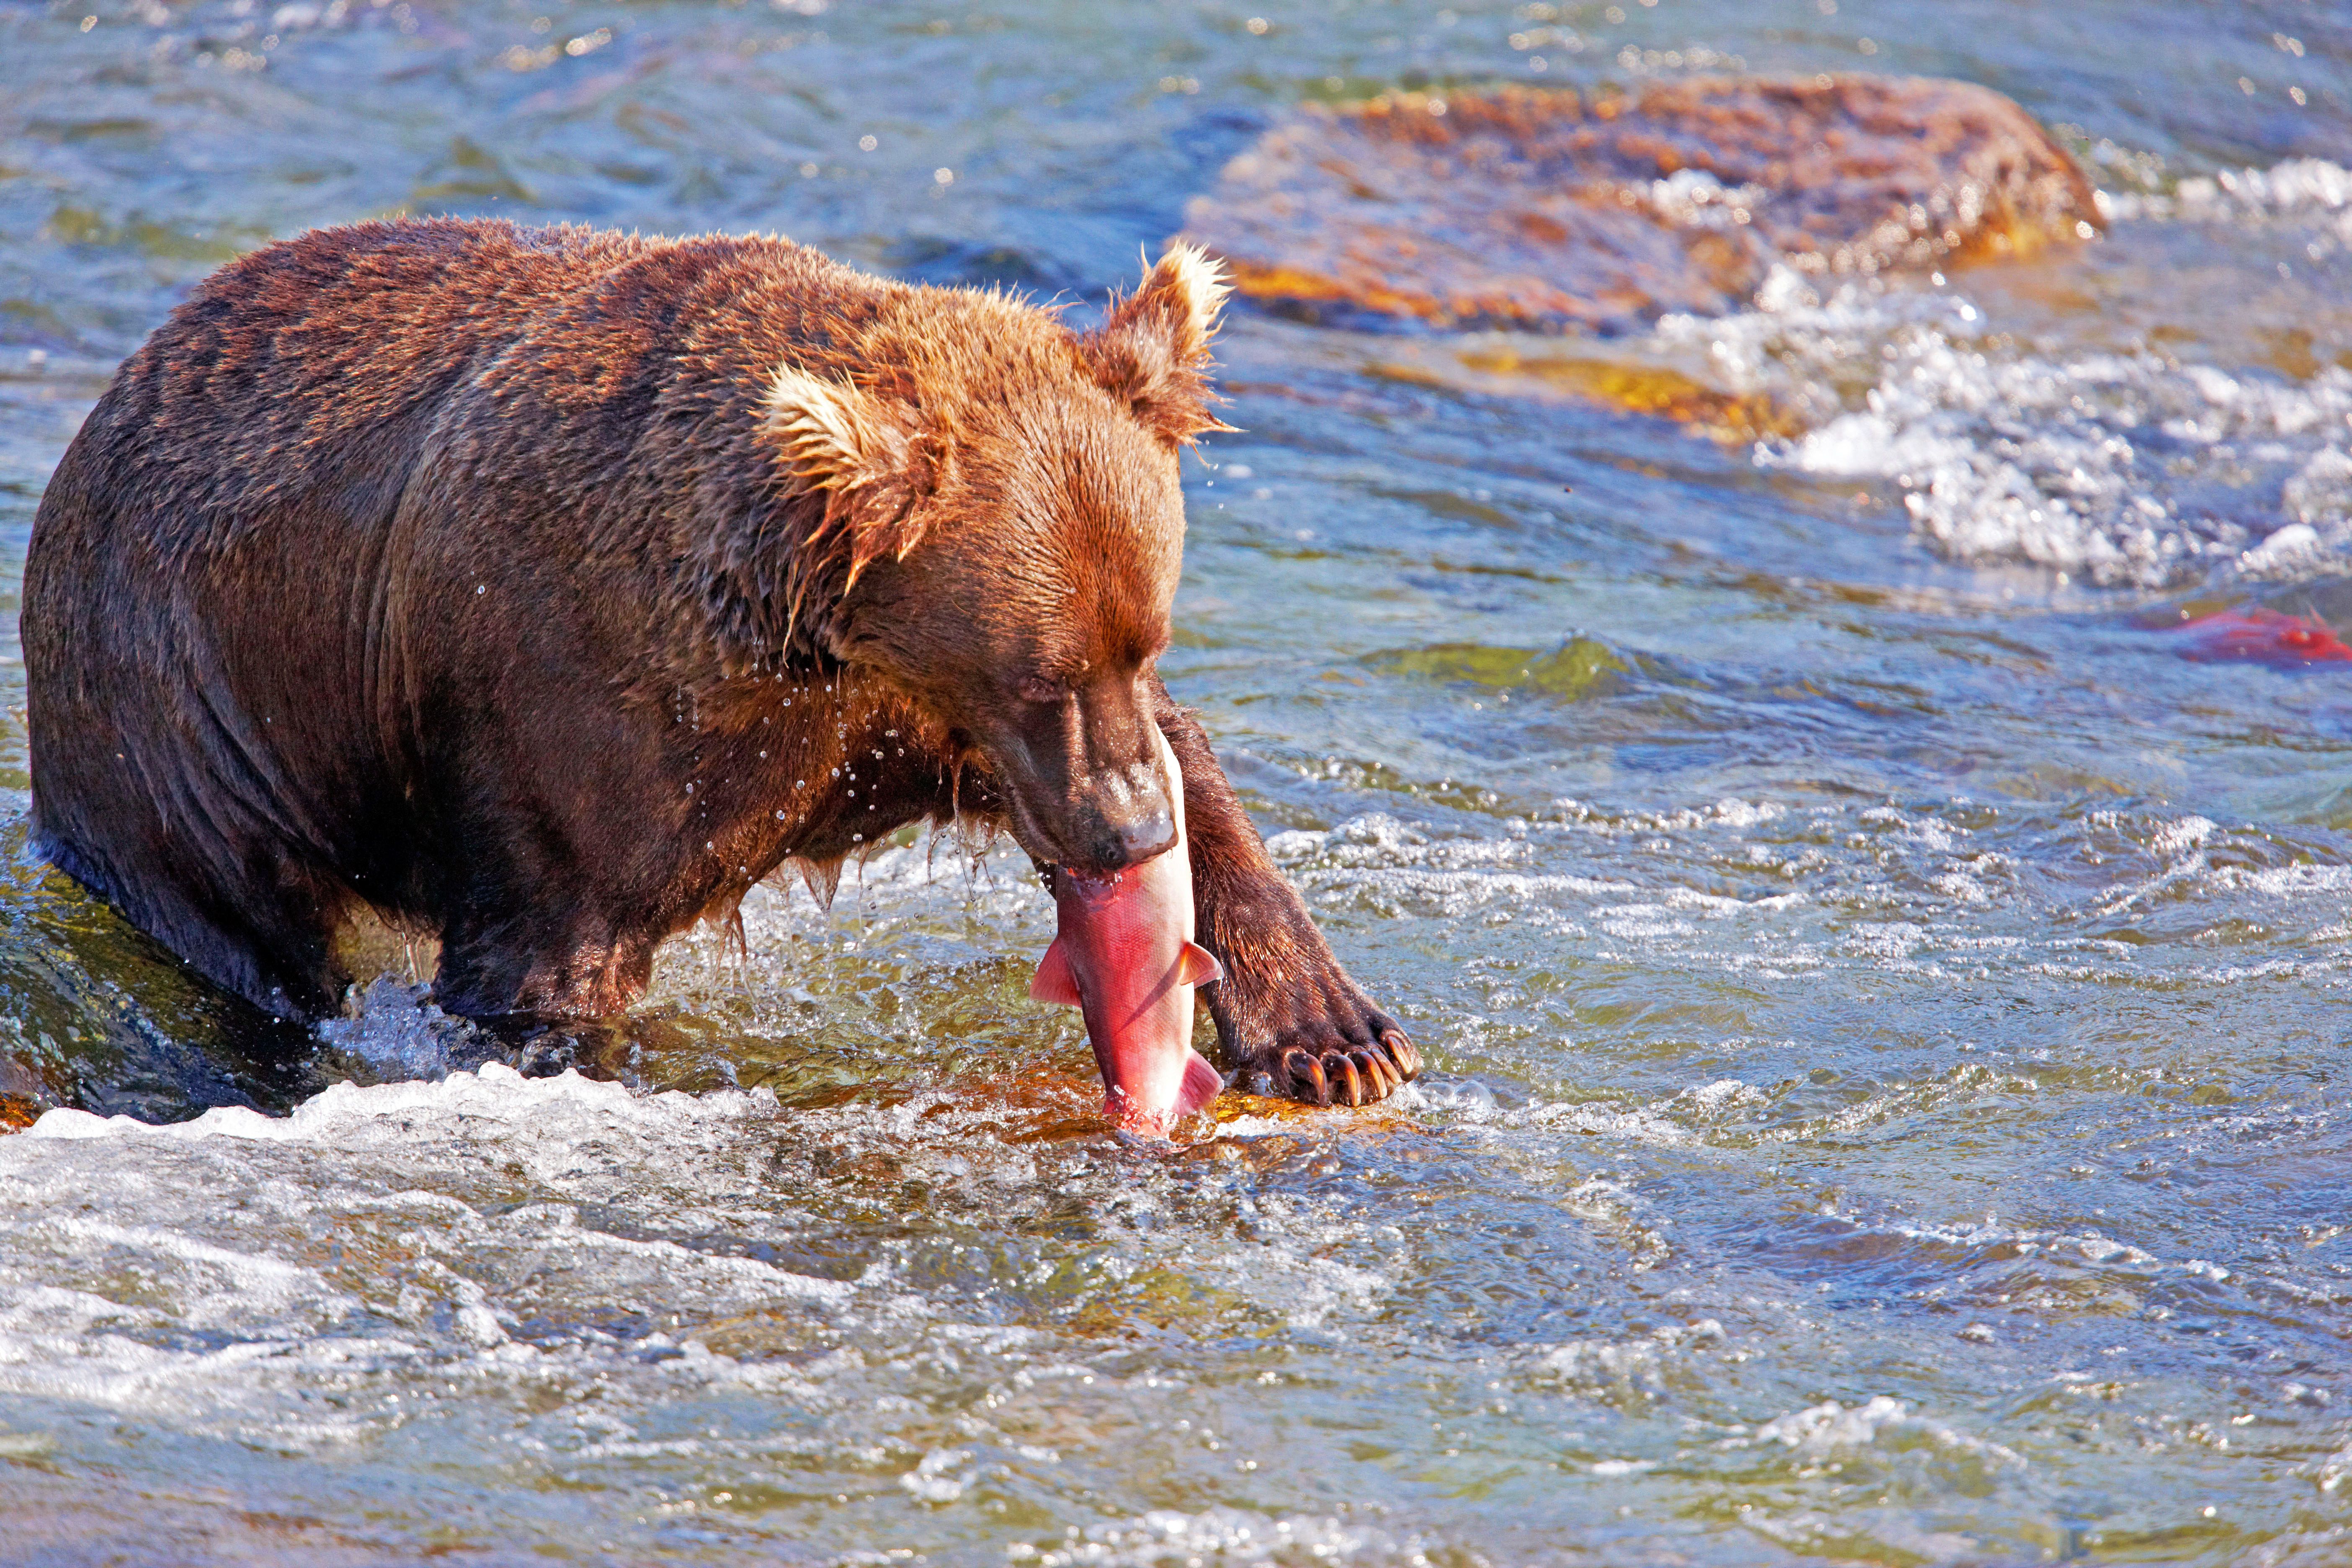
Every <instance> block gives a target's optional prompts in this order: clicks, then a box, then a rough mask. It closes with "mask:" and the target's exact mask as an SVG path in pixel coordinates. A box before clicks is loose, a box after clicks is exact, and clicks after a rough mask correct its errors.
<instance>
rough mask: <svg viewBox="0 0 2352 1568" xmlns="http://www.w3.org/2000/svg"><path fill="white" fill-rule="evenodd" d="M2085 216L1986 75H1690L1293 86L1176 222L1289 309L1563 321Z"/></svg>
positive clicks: (1733, 292)
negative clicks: (1622, 80)
mask: <svg viewBox="0 0 2352 1568" xmlns="http://www.w3.org/2000/svg"><path fill="white" fill-rule="evenodd" d="M2096 222H2097V216H2096V213H2095V209H2094V206H2093V203H2092V194H2091V186H2090V183H2089V182H2088V181H2087V180H2086V179H2085V178H2084V175H2083V171H2082V170H2081V168H2080V167H2079V166H2077V165H2076V163H2074V159H2073V158H2071V157H2069V156H2068V155H2067V153H2065V151H2064V150H2063V148H2061V147H2059V146H2058V144H2057V143H2056V142H2053V141H2052V140H2051V138H2050V136H2049V134H2048V133H2047V132H2044V131H2043V130H2042V127H2041V126H2040V125H2038V124H2036V123H2035V122H2034V121H2033V118H2032V116H2031V115H2029V114H2027V113H2026V112H2025V110H2022V109H2021V108H2019V107H2018V106H2017V105H2016V104H2015V103H2013V102H2011V100H2009V99H2007V98H2004V97H2002V96H2001V95H2000V93H1997V92H1994V91H1992V90H1991V89H1989V88H1982V87H1978V86H1975V85H1973V84H1971V83H1968V82H1958V81H1941V80H1935V79H1925V78H1916V77H1911V78H1895V77H1876V76H1862V75H1849V76H1820V77H1797V78H1776V77H1723V76H1706V77H1691V78H1687V79H1681V80H1677V81H1669V82H1659V83H1655V84H1653V85H1650V86H1647V87H1644V88H1643V89H1641V90H1640V91H1639V92H1637V93H1633V94H1624V95H1606V94H1601V95H1594V96H1591V97H1586V96H1583V95H1580V94H1578V93H1576V92H1572V91H1565V90H1559V89H1529V88H1519V87H1502V88H1496V89H1491V90H1487V91H1483V92H1454V93H1448V94H1444V95H1443V96H1441V95H1438V94H1433V93H1400V94H1395V95H1392V96H1389V97H1385V98H1380V99H1375V100H1371V101H1370V102H1366V103H1359V104H1350V105H1346V106H1343V107H1339V108H1328V107H1324V106H1320V105H1314V106H1309V107H1308V108H1307V110H1305V111H1304V112H1303V113H1301V114H1300V115H1299V116H1298V117H1297V118H1296V119H1294V120H1292V121H1288V122H1286V123H1285V124H1283V125H1280V126H1277V127H1276V129H1274V130H1273V131H1271V132H1267V133H1266V135H1265V136H1264V137H1263V138H1261V139H1260V141H1259V142H1258V143H1257V144H1256V145H1255V147H1253V148H1252V149H1251V150H1250V151H1248V152H1247V153H1243V154H1242V155H1241V156H1240V157H1238V158H1236V159H1234V161H1233V163H1230V164H1229V165H1227V167H1226V169H1225V171H1224V174H1223V177H1222V179H1221V180H1220V182H1219V184H1218V186H1217V188H1216V189H1215V190H1214V191H1213V192H1212V193H1210V194H1209V195H1203V196H1200V197H1196V198H1195V199H1194V200H1193V202H1192V205H1190V207H1189V208H1188V209H1187V210H1186V213H1185V224H1184V232H1185V237H1187V238H1189V239H1192V240H1193V241H1195V242H1197V243H1198V244H1200V245H1202V246H1203V247H1207V248H1208V249H1209V250H1211V251H1212V252H1213V253H1215V254H1216V255H1218V256H1220V257H1222V258H1223V259H1224V260H1225V262H1226V263H1227V265H1228V266H1229V267H1230V268H1231V269H1232V274H1233V278H1234V282H1235V284H1236V285H1237V286H1238V288H1239V289H1240V290H1241V292H1243V293H1244V294H1246V295H1249V296H1251V297H1253V298H1255V299H1257V300H1262V301H1265V302H1266V303H1268V304H1270V305H1273V306H1275V307H1276V308H1280V309H1286V310H1290V311H1292V312H1294V313H1297V314H1303V315H1307V316H1310V317H1318V318H1319V317H1324V316H1339V317H1345V316H1347V315H1349V314H1354V313H1358V312H1372V313H1376V314H1381V315H1388V316H1396V317H1406V318H1411V319H1413V320H1416V321H1423V322H1427V323H1429V324H1431V325H1433V326H1441V327H1459V326H1487V327H1510V328H1518V329H1532V330H1536V331H1577V330H1591V331H1614V330H1624V329H1628V328H1633V327H1637V326H1640V325H1642V324H1643V323H1645V322H1647V321H1653V320H1654V319H1655V318H1656V317H1657V316H1659V315H1661V314H1663V313H1664V312H1667V311H1691V312H1695V313H1699V314H1716V313H1719V312H1722V311H1725V310H1733V309H1737V308H1738V307H1739V306H1741V305H1743V304H1745V303H1746V302H1747V301H1748V299H1749V297H1750V296H1751V295H1752V294H1753V293H1754V291H1755V289H1756V288H1757V286H1758V284H1759V283H1760V282H1761V281H1762V280H1763V279H1764V277H1765V276H1766V274H1767V273H1768V272H1769V269H1770V268H1771V267H1772V266H1773V264H1774V263H1775V262H1782V263H1785V264H1787V265H1789V266H1790V267H1793V268H1797V269H1799V270H1800V271H1803V272H1808V273H1816V274H1831V275H1849V274H1859V275H1868V274H1873V273H1878V272H1883V271H1886V270H1889V269H1893V268H1927V267H1931V266H1950V265H1955V264H1959V263H1965V262H1967V261H1969V260H1973V259H1978V258H1987V257H2004V256H2007V257H2013V256H2022V255H2031V254H2032V253H2033V252H2035V251H2038V250H2041V249H2042V248H2044V247H2048V246H2050V245H2053V244H2061V243H2070V242H2072V241H2074V240H2075V239H2076V238H2078V237H2085V236H2087V235H2088V234H2089V233H2090V232H2091V228H2090V226H2093V225H2095V223H2096Z"/></svg>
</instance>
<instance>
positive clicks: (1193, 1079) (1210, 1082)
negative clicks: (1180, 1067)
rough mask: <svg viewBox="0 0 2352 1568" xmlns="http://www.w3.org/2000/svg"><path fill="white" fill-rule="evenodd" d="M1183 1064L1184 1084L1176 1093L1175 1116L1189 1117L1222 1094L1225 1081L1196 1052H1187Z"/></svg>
mask: <svg viewBox="0 0 2352 1568" xmlns="http://www.w3.org/2000/svg"><path fill="white" fill-rule="evenodd" d="M1184 1055H1185V1057H1186V1058H1188V1059H1187V1060H1186V1061H1185V1063H1184V1084H1183V1087H1182V1088H1181V1089H1178V1090H1177V1091H1176V1114H1177V1115H1179V1116H1190V1115H1192V1112H1194V1111H1196V1110H1200V1109H1201V1107H1202V1106H1204V1105H1206V1104H1208V1103H1209V1101H1211V1100H1214V1099H1216V1098H1217V1096H1218V1095H1219V1094H1221V1093H1223V1090H1224V1087H1225V1080H1224V1079H1221V1078H1219V1077H1218V1076H1217V1069H1216V1068H1213V1067H1211V1066H1210V1065H1209V1064H1208V1063H1207V1062H1206V1061H1204V1060H1203V1059H1202V1057H1201V1053H1200V1052H1198V1051H1193V1050H1188V1051H1186V1052H1185V1053H1184Z"/></svg>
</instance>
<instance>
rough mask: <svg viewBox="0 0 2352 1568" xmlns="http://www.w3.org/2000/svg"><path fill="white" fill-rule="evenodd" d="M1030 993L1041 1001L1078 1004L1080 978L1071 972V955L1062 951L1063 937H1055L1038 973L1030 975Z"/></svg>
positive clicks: (1038, 964)
mask: <svg viewBox="0 0 2352 1568" xmlns="http://www.w3.org/2000/svg"><path fill="white" fill-rule="evenodd" d="M1029 994H1030V995H1031V996H1032V997H1033V998H1034V999H1035V1000H1037V1001H1039V1002H1053V1003H1057V1004H1059V1005H1062V1006H1065V1007H1075V1006H1076V1005H1078V979H1077V976H1076V975H1075V974H1073V973H1070V955H1069V954H1068V953H1066V952H1063V951H1062V939H1061V938H1060V937H1058V936H1057V937H1055V939H1054V942H1053V945H1052V946H1050V947H1048V948H1046V949H1045V957H1044V958H1042V959H1040V960H1039V961H1038V963H1037V973H1035V974H1034V975H1033V976H1031V977H1030V981H1029Z"/></svg>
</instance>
